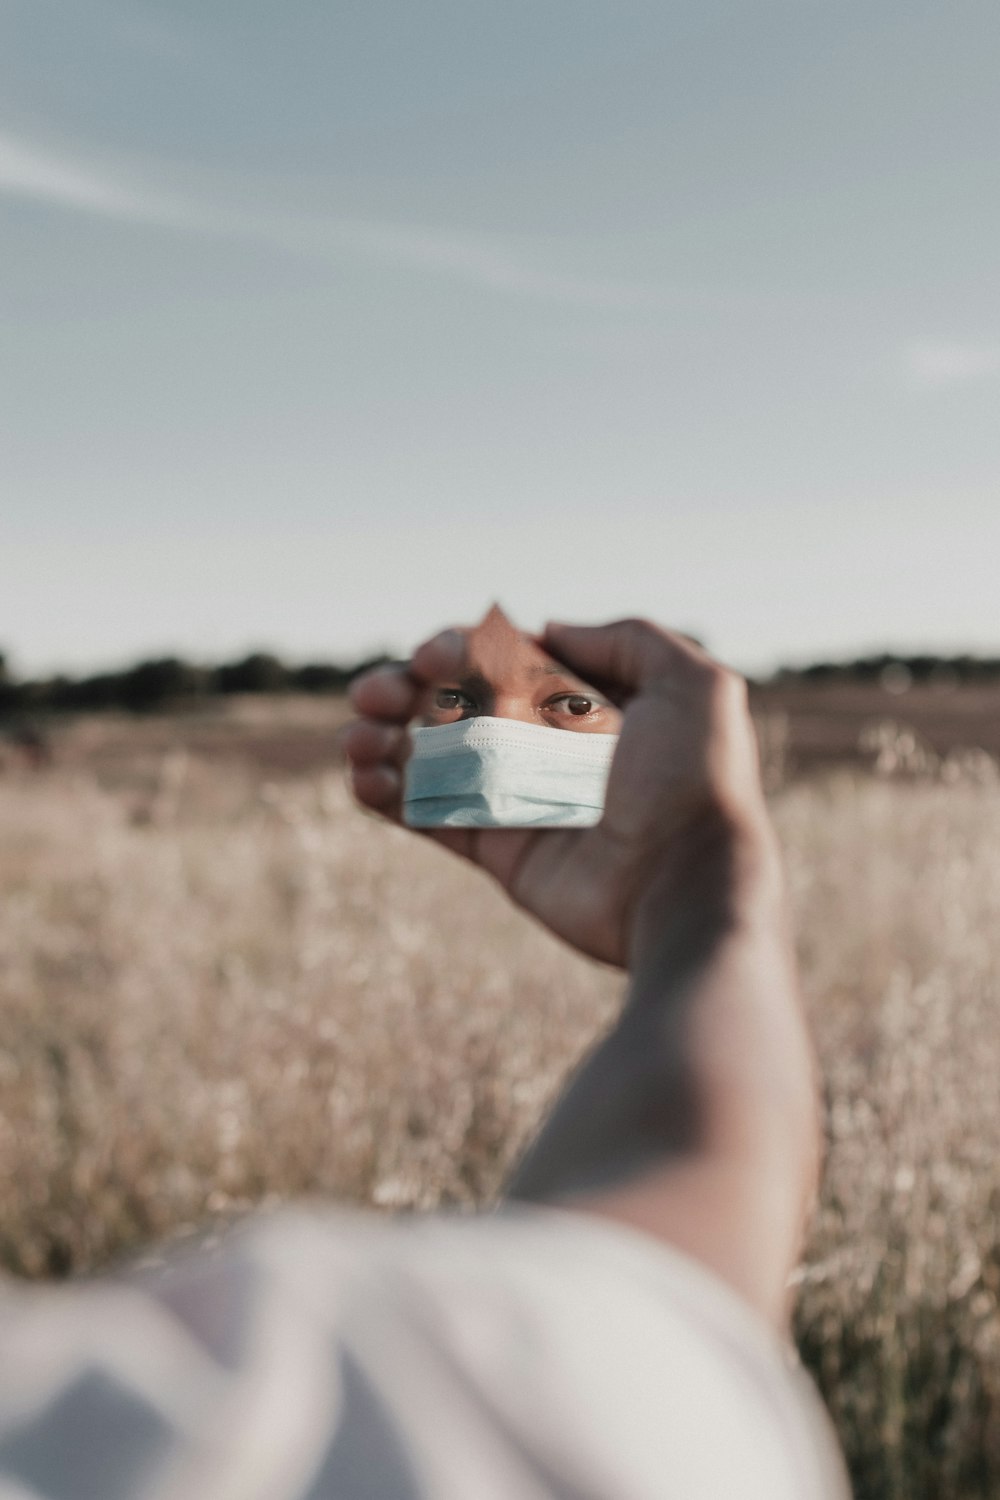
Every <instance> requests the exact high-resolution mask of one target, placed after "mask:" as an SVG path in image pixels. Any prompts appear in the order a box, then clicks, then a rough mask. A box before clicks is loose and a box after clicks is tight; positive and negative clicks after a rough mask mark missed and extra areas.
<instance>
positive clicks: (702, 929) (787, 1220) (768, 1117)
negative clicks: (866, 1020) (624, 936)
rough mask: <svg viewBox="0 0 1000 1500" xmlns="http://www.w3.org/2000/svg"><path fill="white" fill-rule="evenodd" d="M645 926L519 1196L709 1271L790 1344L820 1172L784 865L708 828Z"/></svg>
mask: <svg viewBox="0 0 1000 1500" xmlns="http://www.w3.org/2000/svg"><path fill="white" fill-rule="evenodd" d="M702 834H703V836H702V837H701V838H700V839H699V841H698V845H697V847H692V848H691V849H690V851H689V857H688V859H687V860H686V861H685V870H686V877H685V881H684V887H683V890H681V891H672V892H671V893H670V894H669V897H667V896H666V893H665V895H664V898H662V899H661V900H660V901H658V900H657V898H656V896H655V895H654V896H651V898H650V900H649V902H648V904H647V906H646V908H645V909H644V910H643V911H642V913H641V915H640V916H639V918H638V920H637V932H636V938H635V944H634V958H633V961H632V964H631V978H630V983H629V986H628V991H627V996H626V1002H625V1006H624V1009H623V1011H622V1014H621V1017H620V1019H619V1021H618V1024H617V1025H616V1026H615V1028H614V1029H613V1031H612V1032H611V1033H610V1034H609V1035H608V1036H607V1037H606V1038H605V1039H604V1040H603V1041H602V1042H601V1043H600V1044H599V1046H598V1047H597V1048H596V1049H595V1051H594V1052H593V1053H592V1054H591V1055H590V1057H589V1058H588V1059H587V1060H586V1061H585V1063H584V1064H583V1065H582V1067H581V1068H580V1069H579V1071H578V1072H577V1073H576V1075H575V1076H574V1077H573V1079H572V1080H571V1081H570V1083H569V1085H568V1087H567V1088H566V1090H565V1092H564V1093H563V1095H562V1097H561V1099H560V1100H559V1101H558V1102H557V1104H556V1106H555V1109H554V1110H553V1112H552V1114H551V1115H550V1116H549V1118H548V1119H547V1120H546V1121H545V1123H544V1124H543V1126H542V1128H541V1131H540V1132H539V1135H538V1137H537V1138H536V1140H535V1142H534V1143H533V1145H532V1147H531V1148H530V1150H529V1152H528V1154H527V1155H526V1157H525V1158H524V1160H523V1161H522V1162H521V1164H520V1166H519V1167H518V1169H517V1170H516V1172H515V1174H514V1176H513V1178H512V1180H511V1182H510V1184H509V1186H508V1195H509V1196H510V1197H512V1198H515V1199H523V1200H529V1201H533V1202H540V1203H549V1204H556V1205H559V1204H561V1205H563V1206H565V1207H568V1208H569V1207H571V1208H574V1209H576V1210H582V1211H586V1212H590V1213H595V1214H600V1215H604V1216H606V1217H608V1218H612V1219H618V1220H620V1221H622V1222H623V1223H626V1224H630V1225H632V1226H633V1227H635V1228H636V1229H639V1230H642V1231H644V1232H645V1233H648V1234H650V1235H652V1236H654V1237H656V1238H658V1239H661V1240H663V1241H665V1242H667V1243H669V1244H672V1245H675V1246H676V1247H677V1248H678V1249H680V1250H683V1251H685V1252H686V1253H688V1254H690V1255H692V1256H694V1257H695V1258H697V1259H699V1260H701V1261H702V1262H703V1263H704V1264H705V1265H707V1266H708V1267H709V1268H710V1269H712V1270H713V1271H715V1272H716V1273H717V1274H718V1275H720V1276H721V1277H723V1278H724V1279H725V1280H726V1281H728V1282H729V1283H730V1284H731V1285H732V1286H733V1287H735V1289H736V1290H737V1291H739V1292H740V1293H741V1294H742V1295H743V1296H744V1297H745V1298H746V1299H747V1300H748V1301H749V1302H751V1303H752V1304H753V1305H754V1306H755V1307H756V1308H757V1309H758V1310H759V1311H761V1312H762V1313H763V1314H764V1315H765V1316H766V1317H767V1318H768V1319H769V1321H771V1322H772V1323H773V1324H775V1325H776V1326H778V1327H779V1328H783V1327H784V1325H785V1323H786V1320H787V1317H788V1313H789V1310H790V1304H789V1299H788V1295H787V1292H786V1285H787V1281H788V1276H789V1273H790V1271H791V1270H792V1269H793V1267H794V1265H795V1263H796V1259H797V1257H798V1254H799V1251H800V1248H801V1237H802V1229H803V1224H804V1220H805V1216H806V1213H807V1211H808V1208H809V1205H810V1203H811V1201H812V1197H813V1194H814V1192H815V1185H816V1176H817V1163H818V1156H819V1149H818V1134H817V1109H816V1098H815V1089H814V1085H813V1072H812V1062H811V1055H810V1049H809V1044H808V1041H807V1038H806V1034H805V1030H804V1026H803V1024H802V1020H801V1015H800V1009H799V997H798V993H797V985H796V980H795V973H794V965H793V961H792V958H791V955H790V952H789V945H788V940H787V937H786V933H785V922H784V914H783V909H782V893H781V884H780V872H779V870H778V869H777V864H776V855H775V854H774V853H773V851H769V850H766V849H760V848H757V847H755V846H754V844H753V843H752V841H748V840H747V838H746V835H745V834H742V833H739V834H738V833H737V832H736V831H734V830H733V829H731V828H729V827H725V826H722V825H721V824H719V825H717V826H716V827H715V828H712V829H709V828H705V829H704V830H703V831H702Z"/></svg>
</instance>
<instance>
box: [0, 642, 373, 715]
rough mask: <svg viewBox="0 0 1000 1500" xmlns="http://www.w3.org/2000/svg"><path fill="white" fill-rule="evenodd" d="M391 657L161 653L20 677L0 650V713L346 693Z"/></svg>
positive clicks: (133, 709)
mask: <svg viewBox="0 0 1000 1500" xmlns="http://www.w3.org/2000/svg"><path fill="white" fill-rule="evenodd" d="M388 659H389V658H388V657H386V656H385V655H379V656H374V657H368V658H366V659H365V660H363V661H360V662H356V663H355V664H353V665H349V666H348V665H341V664H337V663H334V662H306V663H305V664H303V665H300V666H291V665H289V664H288V663H286V662H283V661H282V660H281V658H280V657H277V656H272V655H271V654H270V653H268V652H265V651H255V652H252V653H251V654H250V655H249V656H244V657H241V658H240V659H239V660H237V661H232V662H224V663H222V664H221V665H219V666H203V665H197V664H195V663H193V662H189V661H183V660H182V659H181V658H180V657H177V656H163V657H156V658H154V659H152V660H149V661H140V662H136V664H135V665H134V666H131V667H127V668H126V669H125V670H124V671H121V672H101V673H98V674H96V675H93V676H86V677H70V676H66V675H63V674H59V675H57V676H54V677H41V678H33V679H19V678H17V677H15V676H14V675H13V674H12V672H11V671H10V669H9V668H8V666H7V662H6V659H5V658H4V656H3V655H2V654H0V716H10V715H12V714H24V713H82V712H99V711H101V710H107V709H122V710H125V711H126V712H130V713H152V712H156V711H160V710H164V709H171V708H180V707H183V706H186V705H192V704H197V703H198V702H199V701H201V700H205V699H209V698H216V697H224V696H227V695H230V694H236V693H343V692H345V691H346V690H347V688H348V686H349V685H350V683H351V682H352V681H353V679H354V678H355V677H357V675H358V674H359V673H360V672H365V671H367V670H368V669H369V667H373V666H378V665H380V664H381V663H382V662H385V661H387V660H388Z"/></svg>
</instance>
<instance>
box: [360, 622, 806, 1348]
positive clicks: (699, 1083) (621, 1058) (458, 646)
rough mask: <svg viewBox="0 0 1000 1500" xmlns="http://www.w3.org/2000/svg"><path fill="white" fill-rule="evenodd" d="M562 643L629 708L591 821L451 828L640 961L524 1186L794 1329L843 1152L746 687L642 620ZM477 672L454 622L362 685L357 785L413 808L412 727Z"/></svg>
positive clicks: (613, 948)
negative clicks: (809, 1258) (823, 1144)
mask: <svg viewBox="0 0 1000 1500" xmlns="http://www.w3.org/2000/svg"><path fill="white" fill-rule="evenodd" d="M540 644H541V645H542V647H543V648H544V649H545V650H546V651H548V652H549V653H551V655H553V656H555V657H556V658H557V659H558V660H559V661H560V662H564V663H566V664H567V666H568V667H570V668H571V669H572V670H573V671H574V672H577V673H578V674H579V676H580V677H581V679H582V680H583V681H591V682H598V683H600V684H601V686H602V689H603V690H605V691H606V692H607V694H608V696H609V698H614V699H615V700H616V701H617V702H619V703H621V704H622V705H624V713H623V717H622V726H621V739H620V741H619V745H618V750H617V753H616V756H615V761H614V764H613V767H612V772H611V778H610V781H609V784H608V792H607V801H606V807H605V815H604V818H603V820H602V822H601V823H600V824H599V825H598V826H597V827H596V828H590V829H541V830H539V829H536V830H517V829H468V830H466V829H432V830H425V831H421V833H420V834H419V835H416V836H420V837H426V838H431V839H433V840H434V841H435V842H436V843H439V844H440V845H442V847H444V848H445V849H448V850H450V851H451V852H452V853H454V854H457V855H460V856H461V857H464V858H467V859H471V860H473V861H474V862H475V863H477V864H478V865H480V866H481V867H482V868H483V869H485V870H486V871H488V872H489V873H490V874H491V875H492V876H493V877H494V878H495V879H496V880H497V881H498V882H499V883H500V885H501V886H502V887H503V888H504V890H506V892H507V893H508V895H509V896H510V897H511V899H512V900H513V901H515V902H516V903H517V904H518V905H519V906H521V907H523V908H524V909H525V910H526V911H528V912H530V913H531V914H532V915H533V916H535V917H536V918H537V919H538V920H539V921H541V922H543V923H544V924H545V925H546V926H547V927H549V928H550V930H551V931H552V932H553V933H555V934H556V935H557V936H558V937H560V938H562V939H563V940H564V941H566V942H568V943H570V944H571V945H572V946H574V947H576V948H577V949H579V950H580V951H581V952H582V953H585V954H588V955H590V956H591V957H593V958H597V959H600V960H602V961H604V962H605V963H611V964H617V965H619V966H621V967H622V968H624V969H626V970H627V971H628V975H629V982H628V988H627V992H626V999H625V1004H624V1007H623V1010H622V1013H621V1016H620V1018H619V1021H618V1023H617V1025H616V1026H615V1027H614V1029H613V1030H612V1032H611V1033H610V1035H608V1036H607V1037H606V1038H604V1039H603V1040H602V1041H601V1042H600V1043H599V1044H598V1046H597V1047H596V1048H595V1050H594V1051H593V1052H592V1054H591V1055H590V1057H589V1058H588V1059H587V1060H586V1061H585V1062H584V1064H583V1065H582V1067H581V1068H580V1069H579V1071H578V1072H577V1074H576V1075H575V1077H574V1078H573V1079H572V1080H571V1081H570V1083H569V1085H568V1087H567V1088H566V1090H565V1091H564V1093H563V1095H562V1097H561V1099H560V1100H559V1101H558V1102H557V1104H556V1107H555V1109H554V1110H553V1112H552V1114H551V1115H550V1117H549V1119H548V1120H547V1121H546V1122H545V1124H544V1125H543V1127H542V1129H541V1130H540V1132H539V1134H538V1137H537V1138H536V1140H535V1142H534V1144H533V1146H532V1147H531V1149H530V1151H529V1152H528V1154H527V1156H526V1157H525V1159H524V1160H523V1161H522V1163H521V1165H520V1166H519V1168H518V1169H517V1171H516V1172H515V1174H514V1177H513V1179H512V1180H511V1183H510V1184H509V1188H508V1196H509V1197H511V1198H513V1199H523V1200H526V1201H531V1202H536V1203H545V1204H549V1205H553V1206H556V1207H559V1206H563V1207H571V1208H573V1209H574V1210H576V1211H582V1212H588V1213H593V1214H597V1215H601V1216H604V1217H607V1218H610V1219H614V1220H617V1221H619V1222H621V1223H623V1224H628V1225H630V1226H631V1227H633V1228H634V1229H637V1230H639V1231H640V1232H642V1233H645V1234H648V1235H650V1236H651V1237H653V1238H654V1239H658V1240H660V1241H662V1242H664V1243H666V1244H669V1245H673V1246H675V1247H677V1248H679V1249H681V1250H683V1251H684V1252H686V1253H687V1254H689V1255H691V1256H693V1257H695V1258H696V1259H698V1260H700V1261H702V1262H703V1263H704V1264H705V1265H706V1266H707V1267H709V1268H710V1269H711V1270H713V1271H714V1272H715V1273H716V1274H717V1275H719V1276H721V1277H722V1278H724V1279H725V1280H726V1281H728V1282H729V1284H730V1285H731V1286H732V1287H733V1288H735V1290H736V1291H737V1292H738V1293H739V1294H740V1295H742V1296H743V1297H744V1298H745V1299H746V1300H747V1301H748V1302H750V1303H751V1304H752V1305H753V1306H754V1307H755V1308H756V1309H757V1310H758V1311H759V1312H760V1313H761V1314H763V1316H764V1317H765V1318H767V1319H768V1320H769V1321H770V1322H771V1323H772V1324H773V1325H774V1326H775V1328H777V1329H778V1330H780V1331H782V1332H786V1331H787V1323H788V1317H789V1312H790V1298H789V1294H788V1292H787V1285H788V1279H789V1274H790V1272H791V1270H792V1269H793V1268H794V1266H795V1264H796V1262H797V1259H798V1256H799V1253H800V1249H801V1242H802V1235H803V1231H804V1224H805V1220H806V1217H807V1214H808V1212H809V1210H810V1207H811V1205H812V1202H813V1199H814V1195H815V1190H816V1182H817V1174H818V1163H819V1130H818V1101H817V1090H816V1080H815V1070H814V1066H813V1057H812V1051H811V1046H810V1042H809V1038H808V1035H807V1031H806V1027H805V1023H804V1020H803V1015H802V1008H801V1003H800V997H799V990H798V983H797V978H796V973H795V965H794V960H793V957H792V949H791V942H790V939H789V931H788V923H787V915H786V900H785V891H784V880H783V872H782V867H781V861H780V857H779V853H778V849H777V843H776V839H775V835H774V832H773V829H772V827H771V824H770V820H769V818H768V814H767V809H766V806H765V802H764V796H763V792H762V789H761V782H760V774H759V766H758V760H757V752H756V741H755V737H754V733H753V726H752V722H751V719H750V715H749V711H748V707H747V698H746V687H745V684H744V683H743V681H742V680H741V679H740V678H738V677H737V676H735V675H734V674H733V673H731V672H729V671H727V670H726V669H725V668H724V667H722V666H721V665H720V664H719V663H717V662H715V661H713V660H712V659H711V658H710V657H709V656H707V655H706V653H705V652H704V651H702V650H701V649H700V648H699V647H697V646H696V645H694V644H693V643H692V642H691V641H689V640H688V639H687V638H686V637H683V636H679V635H676V634H673V633H672V632H670V631H666V630H663V629H661V628H660V627H658V626H656V625H654V624H650V623H649V622H646V621H640V620H625V621H620V622H618V623H616V624H613V625H608V626H600V627H586V626H569V625H555V624H552V625H549V626H548V627H547V628H546V630H545V632H544V634H543V636H542V638H541V640H540ZM468 668H469V655H468V642H467V638H466V637H465V636H463V634H462V633H460V632H454V631H448V632H445V633H444V634H443V635H441V636H437V637H435V638H434V640H432V641H429V642H427V643H426V644H425V645H424V646H422V647H420V649H419V650H418V651H417V652H416V653H415V654H414V656H413V658H412V660H411V661H410V663H409V664H408V665H407V666H406V667H389V668H383V669H380V670H378V671H376V672H373V673H369V674H367V675H366V676H365V677H363V678H361V679H359V681H358V682H357V683H356V684H355V686H354V689H353V694H352V696H353V701H354V705H355V708H356V709H357V712H358V715H359V717H358V719H357V721H356V722H355V723H354V724H353V725H352V726H351V727H350V729H349V730H348V732H347V734H346V737H345V748H346V751H347V754H348V757H349V760H350V762H351V775H352V782H353V787H354V792H355V795H356V796H357V798H358V800H359V801H360V802H361V803H362V805H363V806H365V807H367V808H369V809H372V810H374V811H377V812H380V813H382V814H383V815H384V816H386V817H389V818H391V819H394V820H395V821H397V822H398V821H400V798H401V789H402V764H403V760H404V758H405V754H406V726H407V724H408V723H409V722H410V721H411V719H412V718H413V716H414V714H415V713H416V712H417V711H418V707H419V705H420V704H421V702H423V701H426V694H427V692H428V690H429V689H430V688H432V687H433V686H434V685H435V684H436V683H440V682H442V681H444V682H450V681H460V680H461V679H462V674H463V673H467V671H468Z"/></svg>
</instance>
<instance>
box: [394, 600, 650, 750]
mask: <svg viewBox="0 0 1000 1500" xmlns="http://www.w3.org/2000/svg"><path fill="white" fill-rule="evenodd" d="M464 634H465V639H466V663H465V668H464V671H463V673H462V675H461V677H459V678H456V679H454V680H450V681H448V682H438V683H434V684H433V685H432V686H431V687H430V688H429V689H428V691H427V693H426V695H425V697H424V699H423V702H422V703H421V705H420V710H419V714H418V723H420V724H421V725H424V726H426V727H430V726H433V725H436V724H453V723H456V722H458V721H459V720H461V719H472V718H478V717H480V716H482V715H486V716H491V717H493V718H498V719H518V720H520V721H521V722H522V723H525V724H542V725H548V726H549V727H550V728H552V729H572V730H575V731H577V732H583V733H590V734H616V733H617V732H618V730H619V729H620V727H621V713H620V711H619V710H618V709H617V708H616V707H615V706H614V705H613V704H611V703H609V702H608V700H607V698H605V697H604V696H603V694H601V693H599V692H597V691H596V690H595V689H594V688H592V687H591V686H590V685H589V684H587V683H585V682H583V681H582V679H581V678H579V677H577V676H576V674H575V673H574V672H571V671H570V670H569V669H568V668H566V667H564V666H562V665H561V664H560V663H559V662H557V661H556V660H555V659H554V658H553V657H551V656H550V655H549V654H548V653H547V652H546V651H543V650H542V648H541V646H539V645H538V644H537V643H536V642H535V641H533V640H532V639H531V637H530V636H529V635H526V634H525V632H524V631H522V630H518V629H517V627H516V625H514V624H513V623H512V622H511V621H510V620H509V619H508V617H507V616H506V615H505V614H504V612H503V610H502V609H501V608H500V606H499V605H498V604H494V605H493V607H492V608H491V609H490V610H489V612H488V613H487V614H486V615H485V617H484V618H483V619H482V620H481V621H480V623H479V624H478V625H476V626H475V627H473V628H472V629H470V630H467V631H465V632H464Z"/></svg>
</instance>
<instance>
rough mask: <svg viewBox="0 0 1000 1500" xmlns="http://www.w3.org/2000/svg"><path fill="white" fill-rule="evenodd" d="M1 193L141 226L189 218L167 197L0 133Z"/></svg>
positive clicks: (10, 196)
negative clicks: (151, 193) (135, 186)
mask: <svg viewBox="0 0 1000 1500" xmlns="http://www.w3.org/2000/svg"><path fill="white" fill-rule="evenodd" d="M0 194H2V195H5V196H6V197H9V198H21V199H31V200H33V201H34V202H39V203H49V204H52V205H54V206H55V207H58V208H65V209H71V210H76V211H77V212H83V213H89V214H98V215H100V216H101V217H103V218H109V219H120V220H124V221H126V222H130V223H135V224H149V223H168V222H179V221H183V219H184V214H183V211H182V210H181V209H180V208H179V206H178V205H176V204H171V203H169V202H168V200H167V199H165V198H157V197H154V196H151V195H150V194H148V193H143V192H141V191H138V190H135V189H132V188H128V187H126V186H124V185H123V184H121V183H119V182H116V181H115V180H114V179H113V178H111V177H108V176H107V175H105V174H104V173H102V172H101V171H100V170H99V169H94V168H92V167H89V166H86V165H82V164H80V163H77V162H74V161H72V160H69V159H67V158H66V157H63V156H61V155H60V154H59V153H57V152H53V151H50V150H48V149H46V148H45V147H40V146H36V145H33V144H31V143H29V142H26V141H22V140H19V139H18V138H17V137H15V136H12V135H9V134H7V133H5V132H0Z"/></svg>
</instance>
